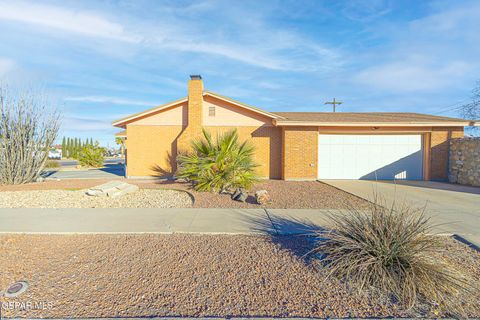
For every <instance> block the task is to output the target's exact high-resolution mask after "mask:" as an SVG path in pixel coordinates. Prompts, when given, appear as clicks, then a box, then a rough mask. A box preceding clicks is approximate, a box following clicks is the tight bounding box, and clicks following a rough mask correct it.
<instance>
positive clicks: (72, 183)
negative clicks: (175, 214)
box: [0, 179, 368, 209]
mask: <svg viewBox="0 0 480 320" xmlns="http://www.w3.org/2000/svg"><path fill="white" fill-rule="evenodd" d="M108 181H110V180H104V179H85V180H84V179H76V180H75V179H70V180H60V181H51V180H49V181H46V182H41V183H30V184H24V185H16V186H0V191H27V190H52V189H69V190H72V189H73V190H77V189H87V188H89V187H93V186H96V185H99V184H102V183H105V182H108ZM125 181H126V182H128V183H132V184H137V185H138V186H139V187H140V188H143V189H158V188H167V189H179V190H187V191H189V192H190V193H191V194H192V195H193V196H194V198H195V203H194V204H193V207H196V208H251V209H256V208H257V209H258V208H276V209H289V208H298V209H342V208H346V207H348V206H354V207H357V208H359V207H360V208H361V207H366V206H367V205H368V202H367V201H366V200H364V199H361V198H358V197H356V196H354V195H351V194H349V193H347V192H345V191H342V190H339V189H336V188H334V187H332V186H330V185H327V184H325V183H322V182H317V181H282V180H265V181H261V182H258V183H256V184H255V186H254V187H253V188H252V190H251V191H250V193H249V194H250V196H249V197H248V199H247V202H246V203H242V202H237V201H232V200H231V199H230V195H228V194H216V193H210V192H196V191H194V190H191V188H190V185H189V184H186V183H178V182H173V181H155V180H126V179H125ZM261 189H265V190H267V191H268V192H269V194H270V196H271V198H272V202H271V203H270V204H266V205H262V206H260V205H258V204H256V203H255V198H254V194H255V191H257V190H261Z"/></svg>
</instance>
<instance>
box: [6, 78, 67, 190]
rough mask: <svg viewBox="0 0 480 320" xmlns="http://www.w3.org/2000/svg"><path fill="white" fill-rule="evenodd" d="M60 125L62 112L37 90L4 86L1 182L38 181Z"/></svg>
mask: <svg viewBox="0 0 480 320" xmlns="http://www.w3.org/2000/svg"><path fill="white" fill-rule="evenodd" d="M59 127H60V117H59V114H58V112H57V111H56V110H55V109H53V108H51V107H50V106H49V103H48V101H47V100H46V99H45V98H44V97H43V96H42V95H41V94H38V93H37V92H35V91H27V92H22V93H19V94H18V95H15V94H13V95H10V94H9V93H8V90H7V89H6V88H1V87H0V184H22V183H27V182H32V181H35V180H36V179H37V178H38V177H39V176H40V174H41V172H42V170H43V169H44V167H45V162H46V161H47V158H48V151H49V150H50V148H51V146H52V144H53V142H54V141H55V139H56V138H57V134H58V130H59Z"/></svg>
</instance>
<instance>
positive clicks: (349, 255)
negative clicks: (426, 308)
mask: <svg viewBox="0 0 480 320" xmlns="http://www.w3.org/2000/svg"><path fill="white" fill-rule="evenodd" d="M381 202H382V201H380V200H378V197H376V200H375V201H374V203H373V204H372V205H371V206H370V207H369V209H367V210H365V211H360V210H357V209H355V208H350V209H349V210H348V212H347V213H346V214H343V215H335V216H334V215H330V218H331V220H332V223H333V228H332V231H329V232H326V233H322V234H321V235H322V237H323V238H326V239H325V240H324V241H321V242H320V244H319V246H318V247H317V248H316V249H315V251H316V252H319V253H322V254H324V255H325V264H326V266H327V267H328V268H329V269H330V271H329V276H330V275H334V276H336V277H338V278H340V279H343V280H345V281H347V282H351V283H352V284H353V285H354V286H356V287H357V288H358V289H359V290H363V289H367V288H374V289H376V290H378V291H379V292H381V293H382V294H386V295H388V296H393V297H394V298H395V299H396V300H398V302H399V303H401V304H403V305H404V306H405V307H406V308H408V309H411V308H413V307H415V306H416V305H420V304H423V305H425V304H427V305H430V308H433V311H434V312H442V313H446V314H450V315H454V316H458V315H462V314H464V312H463V310H462V307H461V303H460V302H459V300H460V299H459V298H458V296H459V294H460V293H461V292H465V290H469V285H468V281H467V279H466V278H465V276H464V275H462V274H461V273H460V272H458V271H457V270H456V269H454V268H453V267H452V266H451V265H449V264H448V263H447V262H446V261H444V260H443V259H441V258H440V257H439V255H438V252H439V251H440V250H442V241H441V240H442V239H441V237H440V236H437V235H434V234H432V225H431V223H430V221H429V218H427V217H426V216H425V213H424V208H423V209H417V208H412V207H411V206H409V205H407V204H406V203H403V204H401V205H396V204H393V205H392V206H391V207H386V206H384V205H383V203H381Z"/></svg>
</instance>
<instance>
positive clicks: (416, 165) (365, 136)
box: [113, 76, 474, 180]
mask: <svg viewBox="0 0 480 320" xmlns="http://www.w3.org/2000/svg"><path fill="white" fill-rule="evenodd" d="M113 125H114V126H116V127H119V128H123V129H126V131H123V132H122V133H120V134H119V135H117V137H119V136H121V137H123V138H125V139H126V147H127V155H126V163H127V176H128V177H130V178H133V177H135V178H137V177H152V176H156V177H158V176H160V177H169V176H172V175H173V174H174V172H175V157H176V155H177V154H178V153H179V152H181V151H183V150H185V151H186V150H189V148H190V141H191V140H192V139H195V138H200V137H201V132H202V128H204V129H206V130H208V131H209V132H211V133H212V134H216V133H219V132H225V131H228V130H231V129H233V128H236V129H237V130H238V133H239V136H240V138H241V139H242V140H246V139H249V140H251V142H252V143H253V145H254V146H255V147H256V153H255V158H256V159H255V160H256V162H257V163H258V164H259V167H258V174H259V175H260V176H261V177H263V178H270V179H285V180H315V179H386V180H388V179H411V180H421V179H424V180H446V179H447V170H448V169H447V167H448V146H449V144H448V140H449V139H451V138H458V137H462V136H463V129H464V126H469V125H474V123H472V122H471V121H468V120H464V119H456V118H447V117H439V116H433V115H426V114H418V113H391V112H372V113H367V112H366V113H347V112H337V113H331V112H267V111H265V110H261V109H258V108H255V107H252V106H249V105H246V104H244V103H240V102H238V101H235V100H233V99H230V98H227V97H224V96H221V95H219V94H216V93H213V92H210V91H206V90H204V88H203V82H202V79H201V77H200V76H191V80H189V82H188V96H187V97H185V98H182V99H179V100H176V101H173V102H170V103H167V104H164V105H161V106H158V107H155V108H153V109H149V110H146V111H144V112H141V113H138V114H134V115H131V116H128V117H125V118H123V119H120V120H117V121H115V122H113Z"/></svg>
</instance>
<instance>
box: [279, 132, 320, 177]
mask: <svg viewBox="0 0 480 320" xmlns="http://www.w3.org/2000/svg"><path fill="white" fill-rule="evenodd" d="M282 147H283V152H282V156H283V168H282V169H283V170H282V171H283V172H282V178H283V179H285V180H315V179H317V158H318V128H317V127H284V128H283V131H282Z"/></svg>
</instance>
